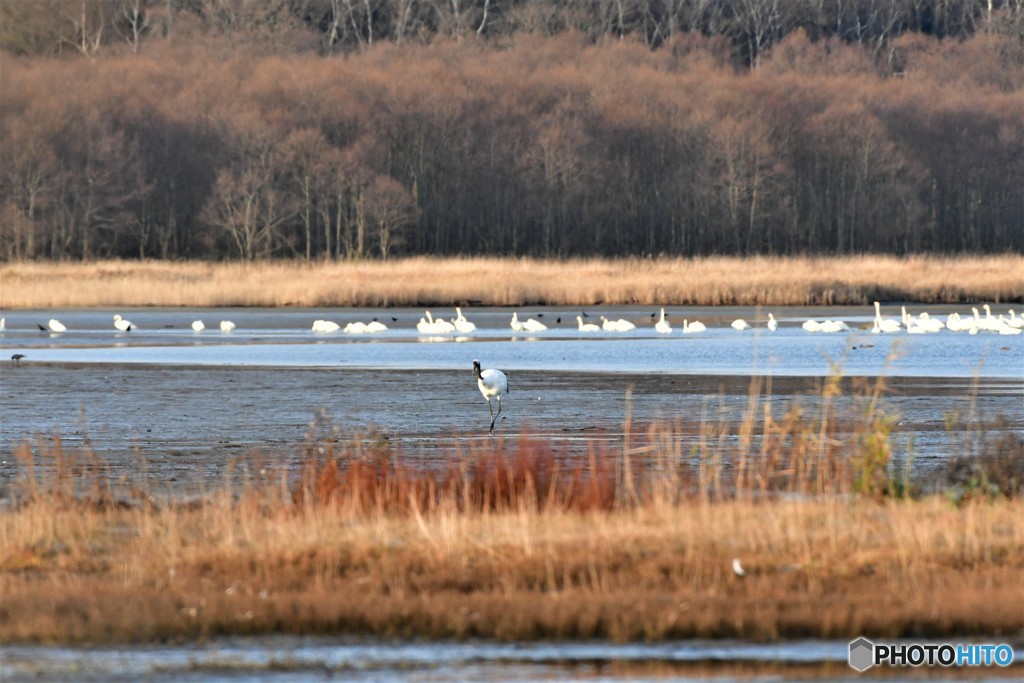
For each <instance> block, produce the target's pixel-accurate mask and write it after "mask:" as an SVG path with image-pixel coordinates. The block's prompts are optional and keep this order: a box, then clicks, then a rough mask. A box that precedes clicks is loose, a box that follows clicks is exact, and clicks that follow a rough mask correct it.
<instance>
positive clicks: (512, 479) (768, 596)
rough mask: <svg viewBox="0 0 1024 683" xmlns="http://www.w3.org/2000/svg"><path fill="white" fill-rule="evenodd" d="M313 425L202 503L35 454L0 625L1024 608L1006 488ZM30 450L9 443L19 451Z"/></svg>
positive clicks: (124, 627) (747, 634)
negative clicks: (288, 458) (394, 439)
mask: <svg viewBox="0 0 1024 683" xmlns="http://www.w3.org/2000/svg"><path fill="white" fill-rule="evenodd" d="M654 442H655V439H654V438H653V437H652V439H651V443H654ZM524 443H525V445H524ZM321 446H322V447H323V450H322V451H321V449H320V448H311V449H310V450H308V451H307V452H306V459H305V460H304V467H303V474H302V476H301V477H300V478H299V479H298V480H297V481H292V482H286V478H285V477H284V474H283V472H284V471H283V469H281V470H278V469H275V468H273V467H268V468H266V469H265V472H264V473H263V474H259V475H253V476H248V475H247V476H245V477H243V478H242V479H241V480H236V481H233V482H231V483H227V482H225V484H224V485H223V486H220V487H215V490H211V491H210V492H209V495H208V496H206V498H205V501H204V502H202V503H191V504H181V503H179V504H163V505H153V504H135V505H127V506H126V505H121V504H116V503H115V497H114V496H112V495H111V494H110V491H111V483H110V482H107V481H105V480H104V478H103V475H101V474H98V472H100V471H101V468H99V467H95V466H94V465H95V463H94V462H93V461H92V460H91V459H90V458H89V457H87V456H75V457H72V458H70V459H69V458H67V457H66V456H62V455H61V454H60V453H59V452H58V453H56V454H53V453H51V454H49V456H48V457H56V458H57V459H58V460H60V459H61V458H64V465H63V466H60V467H57V468H56V470H55V471H56V474H54V475H52V478H51V479H49V480H46V481H42V480H39V479H37V478H36V477H35V475H34V474H33V475H30V476H29V477H28V478H27V480H26V481H24V482H23V500H24V504H23V505H21V506H20V507H18V508H16V509H12V510H4V511H3V512H0V595H2V596H3V600H2V602H0V642H13V641H42V642H101V641H161V640H168V639H177V638H197V637H210V636H215V635H222V634H256V633H359V634H374V635H380V636H396V635H399V636H419V637H446V638H447V637H487V638H499V639H536V638H609V639H614V640H620V641H624V640H640V639H647V640H657V639H666V638H684V637H695V636H696V637H741V638H757V639H771V638H782V637H825V638H847V637H852V636H855V635H858V634H864V635H875V636H886V637H897V636H932V637H939V636H946V637H953V636H963V635H985V636H990V637H1007V636H1016V635H1019V633H1020V629H1021V628H1024V503H1022V502H1021V500H1020V499H1005V498H998V499H995V500H989V501H987V502H986V501H983V500H982V499H973V500H968V501H966V502H964V503H963V504H961V505H954V504H952V503H951V502H950V500H949V499H946V498H944V497H939V496H932V497H928V498H924V499H921V500H916V501H915V500H909V499H902V500H901V499H895V498H891V497H886V496H884V495H880V494H879V492H878V491H873V492H872V493H870V495H852V494H845V495H820V496H812V495H808V494H807V493H804V494H802V495H800V496H798V497H790V496H782V497H779V496H765V497H756V496H754V495H752V494H753V493H755V492H756V490H757V487H755V486H753V485H748V486H746V487H745V488H743V489H742V490H738V491H737V492H736V495H725V490H724V489H720V488H716V486H717V481H718V480H717V479H716V478H715V475H714V474H713V473H712V474H710V475H709V474H707V473H705V472H704V470H703V469H701V471H700V472H699V473H697V474H695V475H692V476H695V477H697V483H698V484H699V486H698V488H697V489H696V490H693V489H690V488H689V487H688V486H687V482H688V481H690V480H688V479H687V477H686V476H683V475H680V474H679V473H677V472H672V471H669V470H666V469H665V468H663V467H661V466H660V465H657V460H655V463H656V464H655V465H654V466H650V465H649V466H648V467H646V468H641V467H639V466H638V465H631V463H629V461H628V457H627V456H628V452H627V451H623V453H622V454H620V455H618V456H615V454H603V455H601V454H595V457H594V459H592V461H591V464H590V465H589V466H588V467H584V468H582V469H579V470H575V471H562V470H560V469H559V468H558V467H557V465H556V464H555V461H554V459H553V458H552V457H551V453H550V452H548V451H547V450H546V449H545V448H544V447H543V445H542V444H531V443H529V441H528V440H527V441H526V442H521V443H520V445H519V446H518V449H517V450H515V451H512V452H509V453H503V452H502V451H501V450H500V443H499V445H498V446H496V447H495V448H494V450H479V451H476V452H473V451H470V452H466V453H462V454H453V456H452V460H451V461H450V463H449V467H448V469H447V470H442V471H440V472H434V473H425V472H421V471H414V470H408V469H405V468H403V467H401V465H400V464H399V463H400V458H399V457H398V456H397V455H396V454H395V453H394V452H392V451H390V450H389V449H388V448H387V447H384V446H379V445H378V446H368V447H364V446H351V447H344V448H342V449H341V450H339V451H337V452H335V451H334V450H333V449H334V445H333V444H330V443H328V444H326V445H323V444H321ZM43 455H44V454H42V453H34V452H33V451H32V450H30V449H28V447H26V448H24V449H21V451H20V453H19V457H20V458H22V460H23V461H24V464H25V465H26V467H25V471H26V472H30V473H34V472H35V471H36V469H35V468H34V467H33V466H32V465H33V459H34V458H37V457H42V456H43ZM599 455H601V457H599ZM791 462H792V461H791ZM250 464H251V465H252V467H250V468H248V469H249V471H251V472H260V471H261V470H260V469H259V468H258V467H257V466H256V463H250ZM788 468H789V466H783V465H780V466H779V469H780V470H785V469H788ZM239 471H240V470H239ZM627 471H629V472H631V476H625V474H626V472H627ZM854 475H855V470H854V469H851V470H848V471H845V472H840V473H839V474H837V475H835V476H838V477H841V478H845V479H847V480H848V481H847V482H846V483H845V484H843V485H840V486H838V487H837V488H838V489H840V490H843V489H849V488H850V487H853V486H855V485H856V481H855V476H854ZM239 481H241V485H239ZM690 483H692V481H691V482H690ZM707 484H713V485H712V486H711V487H710V488H709V489H701V486H704V485H707ZM778 490H780V491H785V490H786V486H784V485H783V486H780V487H778ZM137 500H141V501H146V500H149V498H148V497H147V496H145V495H143V496H140V497H139V498H138V499H137ZM735 557H738V558H740V559H741V560H742V562H743V563H744V565H745V567H746V570H747V575H746V576H745V577H738V576H736V575H734V574H733V572H732V569H731V561H732V558H735Z"/></svg>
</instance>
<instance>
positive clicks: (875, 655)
mask: <svg viewBox="0 0 1024 683" xmlns="http://www.w3.org/2000/svg"><path fill="white" fill-rule="evenodd" d="M847 661H848V662H849V663H850V666H851V667H853V668H854V669H856V670H857V671H862V672H863V671H867V670H868V669H870V668H871V667H873V666H875V665H878V664H888V665H889V666H1010V664H1013V648H1011V647H1010V646H1009V645H1006V644H1003V643H1000V644H998V645H992V644H971V645H952V644H950V643H941V644H935V643H928V644H924V643H872V642H871V641H870V640H868V639H867V638H858V639H857V640H854V641H852V642H851V643H850V654H849V658H848V659H847Z"/></svg>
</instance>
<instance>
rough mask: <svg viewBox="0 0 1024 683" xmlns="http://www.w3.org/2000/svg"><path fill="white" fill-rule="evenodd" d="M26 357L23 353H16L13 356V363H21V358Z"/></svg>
mask: <svg viewBox="0 0 1024 683" xmlns="http://www.w3.org/2000/svg"><path fill="white" fill-rule="evenodd" d="M24 357H25V354H23V353H16V354H14V355H13V356H11V365H21V359H22V358H24Z"/></svg>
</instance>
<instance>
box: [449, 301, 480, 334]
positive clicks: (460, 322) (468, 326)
mask: <svg viewBox="0 0 1024 683" xmlns="http://www.w3.org/2000/svg"><path fill="white" fill-rule="evenodd" d="M455 312H456V313H458V314H459V315H458V317H457V318H454V319H453V320H452V324H453V325H455V329H456V330H457V331H458V332H460V333H462V334H469V333H470V332H476V325H474V324H473V323H471V322H469V321H468V320H466V316H464V315H462V309H461V308H459V307H458V306H456V307H455Z"/></svg>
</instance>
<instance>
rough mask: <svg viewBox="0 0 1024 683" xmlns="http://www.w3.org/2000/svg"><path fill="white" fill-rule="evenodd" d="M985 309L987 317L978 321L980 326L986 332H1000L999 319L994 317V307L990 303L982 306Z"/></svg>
mask: <svg viewBox="0 0 1024 683" xmlns="http://www.w3.org/2000/svg"><path fill="white" fill-rule="evenodd" d="M982 308H984V309H985V318H984V319H983V320H981V321H980V322H979V323H978V327H980V328H981V329H983V330H985V331H986V332H998V331H999V321H998V320H997V319H996V318H993V317H992V307H991V306H989V305H988V304H985V305H983V306H982Z"/></svg>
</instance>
